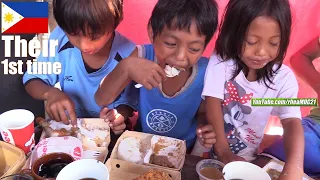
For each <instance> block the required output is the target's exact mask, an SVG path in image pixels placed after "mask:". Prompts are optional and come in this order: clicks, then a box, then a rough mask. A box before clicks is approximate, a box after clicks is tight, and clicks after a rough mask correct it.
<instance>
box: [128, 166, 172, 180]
mask: <svg viewBox="0 0 320 180" xmlns="http://www.w3.org/2000/svg"><path fill="white" fill-rule="evenodd" d="M133 180H172V178H171V177H170V175H169V174H168V173H166V172H164V171H159V170H154V169H152V170H150V171H148V172H147V173H145V174H143V175H141V176H139V177H137V178H135V179H133Z"/></svg>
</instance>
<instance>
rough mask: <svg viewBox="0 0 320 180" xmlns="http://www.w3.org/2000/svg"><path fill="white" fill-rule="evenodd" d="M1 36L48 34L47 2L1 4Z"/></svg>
mask: <svg viewBox="0 0 320 180" xmlns="http://www.w3.org/2000/svg"><path fill="white" fill-rule="evenodd" d="M1 11H2V13H1V32H2V34H36V33H48V2H1Z"/></svg>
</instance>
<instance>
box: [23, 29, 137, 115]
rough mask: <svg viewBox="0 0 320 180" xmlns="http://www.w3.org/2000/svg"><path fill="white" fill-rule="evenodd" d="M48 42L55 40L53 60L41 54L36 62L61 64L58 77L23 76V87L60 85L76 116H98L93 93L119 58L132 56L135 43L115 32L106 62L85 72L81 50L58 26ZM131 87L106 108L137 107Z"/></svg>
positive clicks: (99, 108) (51, 75)
mask: <svg viewBox="0 0 320 180" xmlns="http://www.w3.org/2000/svg"><path fill="white" fill-rule="evenodd" d="M51 39H52V40H58V46H57V47H56V51H55V52H56V53H55V57H50V56H49V57H43V56H42V54H41V55H40V56H39V57H38V58H37V62H41V61H42V62H52V63H53V62H60V63H61V67H62V68H61V69H62V71H61V73H60V74H58V75H56V74H44V75H41V74H28V73H26V74H25V75H24V77H23V83H24V84H25V85H26V83H28V82H30V80H32V79H41V80H42V81H43V82H45V83H46V84H48V85H50V86H54V85H55V84H56V83H60V86H61V90H62V91H63V92H64V93H66V94H67V95H68V96H69V97H70V98H71V100H72V101H73V102H74V103H75V111H76V115H77V117H81V118H95V117H99V113H100V110H101V107H100V106H98V105H97V104H96V102H95V99H94V94H95V92H96V91H97V89H98V87H99V85H100V82H101V80H102V79H103V78H104V77H105V76H106V75H108V74H109V73H110V72H111V71H112V70H113V69H114V68H115V67H116V65H117V64H118V63H119V61H120V60H121V59H124V58H126V57H128V56H129V55H130V54H131V53H132V51H133V50H134V48H135V44H134V43H133V42H131V41H130V40H128V39H127V38H125V37H124V36H122V35H121V34H119V33H118V32H115V37H114V40H113V42H112V47H111V51H110V55H109V59H108V60H107V61H106V63H105V64H104V65H103V66H102V67H101V68H100V69H99V70H97V71H95V72H91V73H88V72H87V70H86V67H85V64H84V61H83V59H82V55H81V51H80V50H79V49H78V48H76V47H74V46H73V45H72V44H71V43H70V42H69V40H68V38H67V36H66V34H65V32H64V31H63V30H62V29H61V28H60V27H57V28H56V29H55V30H54V31H53V32H52V33H51V34H50V38H49V40H51ZM49 48H50V47H49ZM132 85H133V84H130V85H129V86H127V87H126V89H125V90H124V91H123V92H122V94H120V95H119V97H118V98H117V99H116V100H115V101H114V102H113V103H111V104H109V105H108V108H109V109H114V108H116V107H117V106H119V105H121V104H125V105H129V106H131V107H133V108H136V106H137V98H136V96H135V95H132V91H131V90H133V89H134V87H133V86H132Z"/></svg>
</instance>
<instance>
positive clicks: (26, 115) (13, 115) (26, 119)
mask: <svg viewBox="0 0 320 180" xmlns="http://www.w3.org/2000/svg"><path fill="white" fill-rule="evenodd" d="M0 133H1V136H2V139H3V140H4V141H5V142H7V143H10V144H13V145H15V146H17V147H18V148H20V149H22V150H23V151H24V152H25V153H26V154H27V153H29V152H30V151H31V150H32V148H33V147H34V145H35V142H34V115H33V113H32V112H30V111H28V110H25V109H14V110H10V111H6V112H4V113H2V114H1V115H0Z"/></svg>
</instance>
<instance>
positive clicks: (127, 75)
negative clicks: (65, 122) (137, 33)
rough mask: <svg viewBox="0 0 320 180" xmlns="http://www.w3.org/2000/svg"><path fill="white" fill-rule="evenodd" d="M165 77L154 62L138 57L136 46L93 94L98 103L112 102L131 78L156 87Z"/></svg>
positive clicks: (150, 87)
mask: <svg viewBox="0 0 320 180" xmlns="http://www.w3.org/2000/svg"><path fill="white" fill-rule="evenodd" d="M165 78H166V74H165V72H164V70H163V69H162V68H161V67H160V66H159V65H158V64H156V63H154V62H152V61H150V60H146V59H143V58H139V57H138V49H137V48H136V49H135V50H134V52H133V53H132V54H131V55H130V57H128V58H126V59H123V60H122V61H121V62H120V63H119V64H118V65H117V66H116V68H115V69H114V70H113V71H112V72H111V73H110V74H108V75H107V76H106V77H105V78H104V79H103V80H102V82H101V84H100V87H99V88H98V90H97V92H96V94H95V100H96V102H97V104H98V105H100V106H103V105H106V104H110V103H112V102H113V101H114V100H115V98H116V97H118V95H119V94H120V93H121V92H122V91H123V89H124V88H125V87H126V86H127V85H128V84H129V83H130V82H131V80H133V81H135V82H137V83H139V84H142V85H143V86H144V87H145V88H147V89H152V88H153V87H157V86H158V85H159V83H160V82H161V81H162V80H163V79H165Z"/></svg>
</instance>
